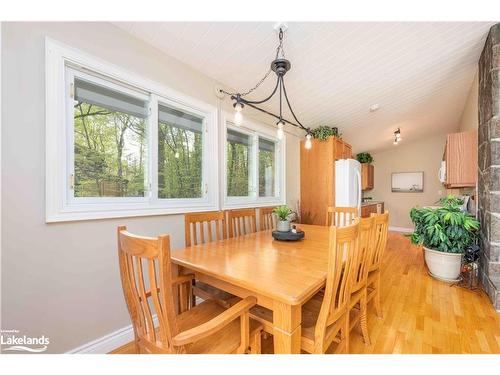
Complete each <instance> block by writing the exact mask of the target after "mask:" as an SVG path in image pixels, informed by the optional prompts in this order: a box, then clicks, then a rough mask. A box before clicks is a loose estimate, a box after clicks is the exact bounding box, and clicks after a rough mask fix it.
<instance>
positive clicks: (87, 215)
mask: <svg viewBox="0 0 500 375" xmlns="http://www.w3.org/2000/svg"><path fill="white" fill-rule="evenodd" d="M216 210H217V206H215V205H213V204H205V205H200V204H197V205H196V206H192V207H189V206H186V207H152V206H149V207H144V206H142V207H135V208H134V207H129V208H121V209H109V208H108V209H106V208H101V209H96V210H83V209H81V207H80V206H77V207H71V208H70V209H69V208H68V209H64V210H61V211H59V212H53V213H47V217H46V219H45V222H46V223H58V222H68V221H83V220H103V219H117V218H126V217H143V216H159V215H183V214H186V213H192V212H207V211H216Z"/></svg>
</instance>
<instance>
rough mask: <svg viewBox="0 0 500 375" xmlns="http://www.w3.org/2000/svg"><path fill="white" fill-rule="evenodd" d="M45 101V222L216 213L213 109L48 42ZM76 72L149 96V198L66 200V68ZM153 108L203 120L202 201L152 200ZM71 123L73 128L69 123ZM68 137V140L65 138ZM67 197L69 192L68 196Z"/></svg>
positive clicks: (154, 165) (155, 147) (154, 168)
mask: <svg viewBox="0 0 500 375" xmlns="http://www.w3.org/2000/svg"><path fill="white" fill-rule="evenodd" d="M45 62H46V67H45V69H46V70H45V100H46V103H45V104H46V117H45V124H46V160H45V162H46V222H58V221H72V220H89V219H103V218H115V217H127V216H147V215H162V214H176V213H186V212H202V211H211V210H216V209H217V208H218V207H219V194H218V190H219V189H218V180H219V177H218V165H217V161H216V160H213V158H210V155H217V150H218V137H217V108H216V107H215V106H212V105H209V104H206V103H204V102H201V101H199V100H196V99H194V98H191V97H189V96H187V95H184V94H181V93H179V92H177V91H174V90H172V89H170V88H168V87H166V86H163V85H160V84H158V83H156V82H154V81H151V80H148V79H145V78H143V77H141V76H138V75H136V74H135V73H131V72H129V71H127V70H124V69H122V68H120V67H118V66H116V65H113V64H110V63H108V62H106V61H103V60H100V59H98V58H95V57H93V56H91V55H88V54H86V53H83V52H80V51H79V50H76V49H73V48H71V47H68V46H66V45H64V44H62V43H59V42H56V41H54V40H52V39H50V38H46V40H45ZM67 66H71V68H73V69H74V68H77V69H79V70H81V71H83V72H85V71H90V72H92V73H91V74H92V75H96V76H98V77H99V76H101V77H105V80H106V81H107V82H108V83H109V82H110V85H113V84H114V83H113V82H119V83H120V90H123V86H125V87H127V86H129V87H130V88H131V90H132V91H134V92H135V93H137V92H140V91H142V92H145V93H148V94H149V96H150V116H149V119H148V131H149V132H150V135H149V136H148V154H149V155H148V165H147V170H148V173H147V176H148V179H149V181H148V184H149V186H150V189H149V194H148V195H147V196H146V197H144V198H143V197H139V198H134V197H131V198H126V197H125V198H121V197H116V198H115V197H113V198H83V199H82V198H78V199H75V198H73V199H68V198H69V194H68V192H69V183H70V174H69V173H68V171H69V170H70V169H69V166H70V165H71V167H72V160H73V155H71V157H68V149H69V147H68V144H70V143H68V142H69V141H70V140H71V139H72V137H73V134H72V130H73V129H72V128H70V127H69V126H68V119H69V113H68V112H69V111H68V101H69V99H70V98H69V91H68V90H69V87H68V85H67V77H66V71H67V70H66V67H67ZM158 102H160V103H164V104H166V105H170V106H173V107H175V108H177V109H180V110H183V111H188V112H190V113H193V114H196V115H199V116H202V117H203V118H204V121H203V132H204V136H203V152H204V157H203V159H202V160H203V179H204V181H203V183H204V189H203V197H202V198H194V199H158V197H157V188H158V187H157V185H156V182H157V173H158V170H157V169H158V164H157V151H158V143H157V134H158V132H157V130H158V128H157V126H158V121H157V120H158V111H157V109H158V106H157V104H158ZM71 123H72V122H71ZM70 133H71V134H70ZM71 194H72V192H71Z"/></svg>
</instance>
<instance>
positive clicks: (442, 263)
mask: <svg viewBox="0 0 500 375" xmlns="http://www.w3.org/2000/svg"><path fill="white" fill-rule="evenodd" d="M424 251H425V263H426V264H427V267H428V268H429V274H430V275H431V276H432V277H434V278H436V279H438V280H442V281H446V282H456V281H458V279H459V278H458V277H459V275H460V267H461V264H462V254H455V253H443V252H442V251H437V250H432V249H428V248H426V247H425V246H424Z"/></svg>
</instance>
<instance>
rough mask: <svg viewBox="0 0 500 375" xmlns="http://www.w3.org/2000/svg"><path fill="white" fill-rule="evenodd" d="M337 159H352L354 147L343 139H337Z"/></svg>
mask: <svg viewBox="0 0 500 375" xmlns="http://www.w3.org/2000/svg"><path fill="white" fill-rule="evenodd" d="M335 159H336V160H337V159H352V147H351V145H350V144H349V143H346V142H344V141H343V140H342V139H338V138H335Z"/></svg>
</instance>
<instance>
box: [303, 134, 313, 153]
mask: <svg viewBox="0 0 500 375" xmlns="http://www.w3.org/2000/svg"><path fill="white" fill-rule="evenodd" d="M304 147H305V148H306V150H310V149H311V147H312V142H311V134H308V135H306V143H305V145H304Z"/></svg>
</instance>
